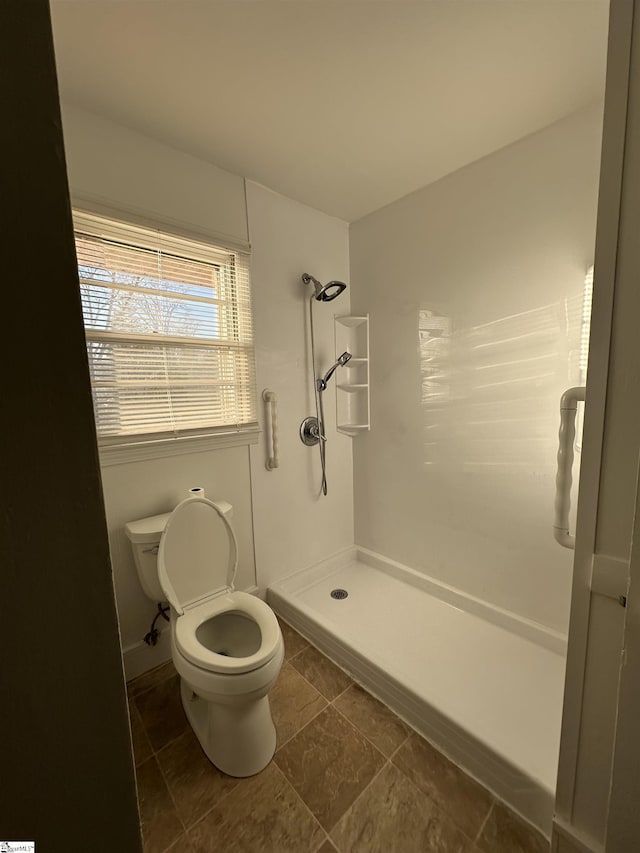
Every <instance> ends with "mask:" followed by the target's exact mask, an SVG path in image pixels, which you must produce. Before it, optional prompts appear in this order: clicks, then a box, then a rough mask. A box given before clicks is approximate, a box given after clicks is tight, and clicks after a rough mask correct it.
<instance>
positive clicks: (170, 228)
mask: <svg viewBox="0 0 640 853" xmlns="http://www.w3.org/2000/svg"><path fill="white" fill-rule="evenodd" d="M72 211H73V213H74V216H75V214H76V213H77V214H78V215H80V216H82V215H83V214H86V215H88V216H98V217H102V218H106V219H111V220H113V221H114V222H115V223H118V224H119V225H124V226H128V225H130V226H131V227H132V229H136V228H143V229H148V230H155V231H159V232H161V233H163V234H165V235H167V236H168V237H169V238H175V239H176V240H186V241H193V242H199V243H205V244H208V245H210V246H211V247H212V248H213V249H214V250H220V249H221V250H223V251H227V252H229V253H241V254H243V255H246V256H247V266H248V267H249V268H250V253H251V247H250V245H249V244H248V243H245V242H243V241H240V240H237V239H232V238H230V237H229V236H228V235H219V234H214V233H208V232H204V231H201V230H200V229H198V228H195V227H192V226H191V225H187V226H185V225H184V224H183V223H178V222H175V221H171V220H167V219H164V218H161V217H156V216H154V217H153V218H149V217H148V216H147V215H146V214H140V213H139V212H133V211H131V210H125V209H115V208H113V207H111V206H108V205H105V204H104V203H102V202H100V201H95V200H94V199H89V198H86V197H78V196H77V195H75V194H74V196H73V199H72ZM75 230H76V229H75V220H74V235H75ZM77 267H78V277H79V280H80V275H79V265H78V264H77ZM194 340H195V339H190V341H188V342H187V341H185V342H184V343H183V344H182V345H184V346H193V345H194V343H193V341H194ZM165 345H166V346H169V344H168V343H166V344H165ZM171 345H172V346H176V345H177V346H181V344H180V342H178V343H177V344H176V343H172V344H171ZM250 349H251V353H252V357H253V364H254V377H253V379H254V394H255V400H254V402H255V414H256V420H255V421H253V422H251V423H248V424H247V425H233V424H228V425H221V426H213V425H212V426H209V427H202V428H197V429H193V430H183V431H182V432H181V434H179V435H176V434H174V433H170V432H169V430H167V431H165V432H155V433H154V432H152V433H135V434H129V435H122V436H114V435H110V436H101V435H97V441H98V451H99V454H100V462H101V464H102V465H117V464H124V463H127V462H133V461H138V460H145V459H153V458H160V457H168V456H176V455H181V454H185V453H195V452H202V451H205V450H209V449H211V450H214V449H220V448H223V447H238V446H247V445H251V444H256V443H257V442H258V439H259V435H260V428H259V423H258V408H257V406H258V401H257V396H258V395H257V385H256V372H257V371H256V369H255V340H252V343H251V347H250ZM87 360H88V361H89V356H88V355H87Z"/></svg>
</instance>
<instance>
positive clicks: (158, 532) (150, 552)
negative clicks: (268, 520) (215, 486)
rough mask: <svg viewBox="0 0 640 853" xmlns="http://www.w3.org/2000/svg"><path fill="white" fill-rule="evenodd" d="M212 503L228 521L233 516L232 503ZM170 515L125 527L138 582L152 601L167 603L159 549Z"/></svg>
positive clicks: (165, 514)
mask: <svg viewBox="0 0 640 853" xmlns="http://www.w3.org/2000/svg"><path fill="white" fill-rule="evenodd" d="M212 503H214V504H215V505H216V507H217V508H218V509H219V510H220V512H221V513H222V514H223V515H224V516H225V517H226V518H227V519H230V518H231V517H232V516H233V507H232V505H231V504H230V503H227V502H226V501H212ZM170 515H171V513H170V512H163V513H161V514H160V515H151V516H149V517H148V518H140V519H138V521H130V522H129V523H128V524H125V526H124V529H125V533H126V534H127V537H128V538H129V541H130V542H131V547H132V548H133V559H134V560H135V564H136V571H137V572H138V580H139V581H140V584H141V586H142V589H143V590H144V592H145V595H146V596H147V598H150V599H151V601H166V596H165V594H164V592H163V591H162V587H161V586H160V581H159V580H158V549H159V547H160V538H161V537H162V533H163V531H164V528H165V526H166V524H167V521H168V520H169V516H170Z"/></svg>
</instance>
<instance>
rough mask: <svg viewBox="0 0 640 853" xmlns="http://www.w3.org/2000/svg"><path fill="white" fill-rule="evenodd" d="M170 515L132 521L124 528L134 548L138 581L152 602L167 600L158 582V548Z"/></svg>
mask: <svg viewBox="0 0 640 853" xmlns="http://www.w3.org/2000/svg"><path fill="white" fill-rule="evenodd" d="M170 515H171V513H170V512H163V513H162V514H161V515H152V516H149V518H141V519H139V520H138V521H130V522H129V523H128V524H125V526H124V529H125V533H126V534H127V536H128V538H129V541H130V542H131V547H132V548H133V559H134V560H135V564H136V571H137V572H138V580H139V581H140V584H141V585H142V589H143V590H144V592H145V595H146V596H147V597H148V598H150V599H151V600H152V601H165V598H166V597H165V594H164V592H163V591H162V588H161V586H160V581H159V580H158V548H159V547H160V537H161V536H162V532H163V530H164V528H165V525H166V523H167V521H168V519H169V516H170Z"/></svg>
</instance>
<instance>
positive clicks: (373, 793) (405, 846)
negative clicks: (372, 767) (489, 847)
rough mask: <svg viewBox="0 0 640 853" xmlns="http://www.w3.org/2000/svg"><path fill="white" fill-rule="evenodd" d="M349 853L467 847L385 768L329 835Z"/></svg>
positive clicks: (457, 852) (441, 816) (422, 852)
mask: <svg viewBox="0 0 640 853" xmlns="http://www.w3.org/2000/svg"><path fill="white" fill-rule="evenodd" d="M331 838H332V840H333V841H334V842H335V844H336V846H337V847H338V849H339V850H343V851H348V853H426V852H427V851H438V853H463V851H465V853H466V851H467V850H468V849H469V848H468V846H467V845H468V844H470V841H469V839H468V838H466V837H465V836H464V835H463V833H462V832H461V831H460V830H459V829H458V828H457V827H456V826H455V824H454V823H453V821H452V820H451V818H449V817H448V816H447V815H446V814H445V813H444V812H443V811H442V810H441V809H439V808H438V807H437V806H436V805H435V804H434V803H433V802H431V801H430V800H429V799H428V798H427V797H425V795H424V794H423V793H422V792H421V791H419V790H418V789H417V788H416V787H415V785H413V784H412V783H411V782H410V781H409V780H408V779H407V777H406V776H405V775H404V773H402V772H401V771H400V770H398V768H397V767H394V765H393V764H387V765H386V767H384V768H383V770H382V772H381V773H379V774H378V776H376V778H375V779H374V780H373V782H372V783H371V784H370V785H369V786H368V787H367V788H366V789H365V791H364V793H363V794H361V796H360V797H359V798H358V799H357V800H356V802H355V803H354V805H353V806H352V807H351V808H350V809H349V811H348V812H347V813H346V814H345V815H344V817H343V818H342V820H340V822H339V823H338V825H337V826H336V827H335V828H334V829H333V830H332V831H331Z"/></svg>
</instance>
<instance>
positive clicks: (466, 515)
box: [350, 106, 601, 630]
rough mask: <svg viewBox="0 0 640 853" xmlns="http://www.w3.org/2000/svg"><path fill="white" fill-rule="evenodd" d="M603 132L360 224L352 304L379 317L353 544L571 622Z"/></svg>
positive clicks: (484, 163)
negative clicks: (570, 437)
mask: <svg viewBox="0 0 640 853" xmlns="http://www.w3.org/2000/svg"><path fill="white" fill-rule="evenodd" d="M600 133H601V109H600V108H599V107H595V106H594V107H593V108H591V109H588V110H585V111H583V112H581V113H579V114H576V115H574V116H570V117H568V118H567V119H565V120H563V121H561V122H558V123H557V124H555V125H553V126H551V127H549V128H547V129H545V130H543V131H541V132H539V133H537V134H534V135H532V136H530V137H527V138H525V139H523V140H520V141H519V142H517V143H515V144H514V145H511V146H509V147H507V148H505V149H502V150H500V151H498V152H496V153H494V154H492V155H490V156H489V157H486V158H484V159H482V160H480V161H478V162H476V163H473V164H471V165H470V166H468V167H466V168H464V169H461V170H460V171H458V172H456V173H454V174H452V175H449V176H447V177H446V178H444V179H442V180H441V181H438V182H437V183H435V184H432V185H431V186H429V187H426V188H425V189H423V190H420V191H418V192H416V193H414V194H412V195H410V196H408V197H406V198H404V199H401V200H400V201H398V202H396V203H394V204H392V205H390V206H388V207H386V208H384V209H382V210H380V211H378V212H376V213H374V214H372V215H370V216H368V217H366V218H365V219H363V220H360V221H359V222H357V223H355V224H353V225H352V226H351V230H350V250H351V279H352V307H353V310H354V313H361V312H365V311H368V312H370V314H371V329H370V331H371V417H372V430H371V432H370V433H369V434H368V435H365V436H362V437H361V438H358V440H357V441H356V443H355V447H354V470H355V507H356V514H355V531H356V542H357V543H358V544H360V545H363V546H365V547H368V548H371V549H372V550H374V551H378V552H380V553H382V554H385V555H386V556H389V557H392V558H394V559H396V560H399V561H401V562H403V563H406V564H408V565H409V566H412V567H413V568H416V569H418V570H420V571H423V572H425V573H427V574H431V575H434V576H436V577H438V578H440V579H441V580H443V581H445V582H446V583H449V584H452V585H453V586H456V587H459V588H461V589H463V590H465V591H466V592H468V593H470V594H472V595H476V596H478V597H480V598H482V599H485V600H488V601H490V602H492V603H494V604H496V605H498V606H500V607H504V608H506V609H508V610H511V611H514V612H515V613H517V614H520V615H522V616H524V617H526V618H529V619H533V620H536V621H538V622H541V623H543V624H545V625H547V626H550V627H552V628H555V629H560V630H566V627H567V618H568V609H569V593H570V573H571V563H572V561H571V553H570V552H568V551H566V550H563V549H562V548H560V546H558V545H556V544H555V542H554V540H553V538H552V535H551V523H552V513H553V494H554V462H555V448H556V434H557V425H558V414H557V409H558V399H559V395H560V393H561V392H562V390H563V389H564V388H565V387H567V386H568V385H570V384H575V383H576V381H577V380H578V378H579V377H578V371H577V349H578V337H579V330H580V303H581V293H582V288H583V279H584V274H585V271H586V269H587V267H588V266H589V265H590V264H591V263H592V262H593V251H594V233H595V213H596V196H597V178H598V167H599V150H600ZM427 312H433V313H434V314H435V315H437V316H439V317H440V318H445V319H444V320H442V319H441V320H440V322H442V323H444V324H445V325H446V323H449V324H450V327H449V328H450V335H449V337H448V338H447V337H446V335H445V337H444V338H440V339H439V340H437V339H434V337H433V335H434V332H433V326H434V325H436V323H435V322H434V319H433V316H431V317H430V316H429V314H428V313H427ZM429 327H431V329H432V331H431V332H429V331H428V330H429ZM421 330H422V342H421V341H420V334H421ZM445 331H446V330H445Z"/></svg>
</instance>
